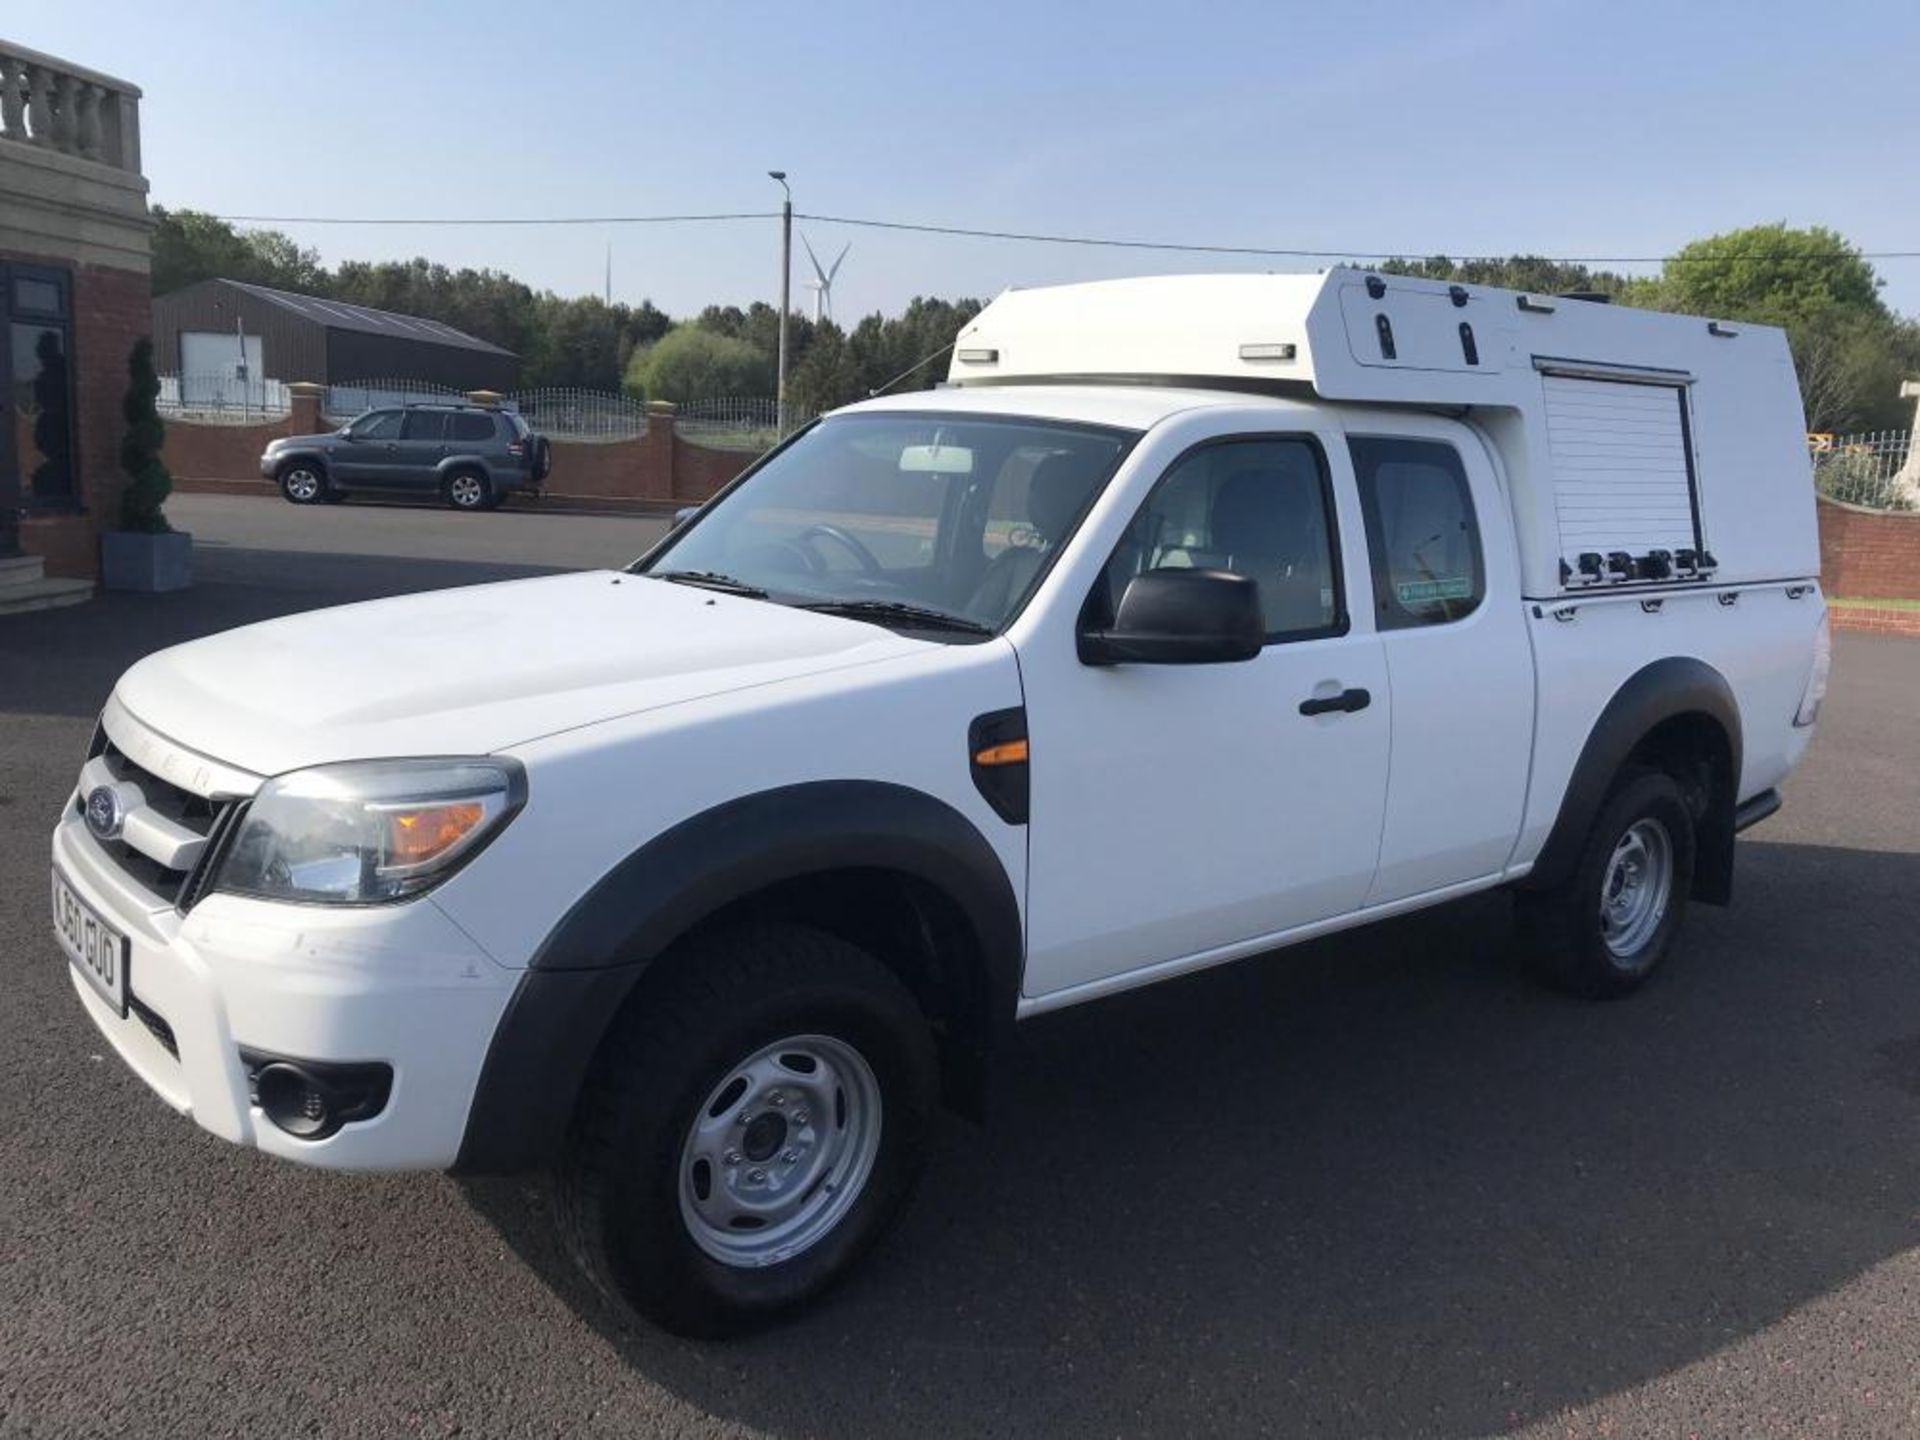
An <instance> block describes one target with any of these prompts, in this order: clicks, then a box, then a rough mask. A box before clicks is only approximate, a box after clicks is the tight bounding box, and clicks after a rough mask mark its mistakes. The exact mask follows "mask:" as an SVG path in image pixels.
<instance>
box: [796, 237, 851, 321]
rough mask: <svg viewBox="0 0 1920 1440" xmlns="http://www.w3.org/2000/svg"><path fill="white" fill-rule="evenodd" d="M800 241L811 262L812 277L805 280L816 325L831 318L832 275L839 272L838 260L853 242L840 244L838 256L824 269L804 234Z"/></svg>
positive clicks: (845, 255) (845, 254)
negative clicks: (809, 292)
mask: <svg viewBox="0 0 1920 1440" xmlns="http://www.w3.org/2000/svg"><path fill="white" fill-rule="evenodd" d="M800 243H801V244H802V245H805V246H806V247H807V259H809V260H811V261H812V262H813V274H814V278H813V279H811V280H809V281H808V282H807V288H808V289H809V290H811V291H813V323H814V324H816V325H818V324H819V323H820V322H821V321H822V320H831V319H832V318H833V277H834V276H836V275H838V274H839V273H840V261H841V260H844V259H846V258H847V251H849V250H851V249H852V248H853V242H852V241H851V240H849V241H848V242H847V243H846V244H845V245H842V246H841V247H840V255H839V257H838V258H837V259H836V260H835V261H834V262H833V264H831V265H829V266H828V267H827V268H826V269H824V270H822V269H821V268H820V257H819V256H818V255H816V254H814V253H813V245H812V244H811V243H810V242H809V241H808V239H807V237H806V236H805V235H804V234H803V235H801V237H800Z"/></svg>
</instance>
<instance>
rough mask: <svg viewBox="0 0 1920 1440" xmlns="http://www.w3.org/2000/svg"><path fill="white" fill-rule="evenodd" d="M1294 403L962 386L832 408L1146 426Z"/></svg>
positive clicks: (1153, 388)
mask: <svg viewBox="0 0 1920 1440" xmlns="http://www.w3.org/2000/svg"><path fill="white" fill-rule="evenodd" d="M1276 405H1279V406H1294V407H1298V408H1308V407H1305V406H1300V405H1299V402H1297V401H1289V400H1277V399H1274V398H1272V397H1269V396H1265V395H1254V394H1247V393H1244V392H1237V391H1231V390H1201V389H1178V388H1172V387H1162V386H1157V385H1129V384H1115V385H983V386H978V387H973V386H970V387H968V388H966V389H958V388H949V389H942V390H914V391H909V392H907V393H905V394H901V395H887V396H884V397H882V398H880V399H876V400H862V401H860V402H859V403H858V404H854V405H849V406H847V407H846V408H845V409H844V410H838V411H835V412H833V413H835V414H839V415H846V414H853V413H859V414H873V413H887V412H902V411H919V412H928V411H935V412H951V413H954V414H968V415H1007V416H1019V417H1021V418H1022V419H1029V420H1062V421H1066V422H1067V423H1069V424H1077V425H1109V426H1115V427H1117V428H1120V429H1124V430H1148V429H1151V428H1152V427H1153V426H1155V425H1157V424H1159V423H1160V422H1161V421H1162V420H1165V419H1166V418H1168V417H1169V416H1171V415H1177V414H1179V413H1181V412H1182V411H1186V410H1199V409H1222V408H1229V407H1237V408H1245V407H1254V406H1258V407H1265V408H1268V409H1271V408H1272V407H1274V406H1276Z"/></svg>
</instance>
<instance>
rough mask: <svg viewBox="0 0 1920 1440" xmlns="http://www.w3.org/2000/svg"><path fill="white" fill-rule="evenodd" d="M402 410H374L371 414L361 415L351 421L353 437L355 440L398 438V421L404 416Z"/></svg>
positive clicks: (404, 413) (404, 412)
mask: <svg viewBox="0 0 1920 1440" xmlns="http://www.w3.org/2000/svg"><path fill="white" fill-rule="evenodd" d="M406 414H407V412H406V411H404V410H376V411H374V412H373V414H371V415H363V416H361V418H360V419H358V420H356V421H354V422H353V438H354V439H356V440H398V439H399V438H400V422H401V421H402V420H404V419H405V418H406Z"/></svg>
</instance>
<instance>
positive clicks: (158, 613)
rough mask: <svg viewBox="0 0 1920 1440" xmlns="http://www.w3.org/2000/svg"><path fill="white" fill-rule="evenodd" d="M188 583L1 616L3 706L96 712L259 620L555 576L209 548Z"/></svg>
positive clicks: (400, 559) (526, 569)
mask: <svg viewBox="0 0 1920 1440" xmlns="http://www.w3.org/2000/svg"><path fill="white" fill-rule="evenodd" d="M194 569H195V582H194V585H193V587H192V588H191V589H187V590H180V591H175V592H173V593H171V594H166V595H133V594H123V593H117V592H110V591H108V592H102V593H101V594H99V595H96V596H95V597H94V598H93V599H92V600H90V601H88V602H87V603H86V604H84V605H76V606H73V607H71V608H69V609H64V610H44V611H34V612H30V613H28V614H24V615H12V616H0V713H4V712H6V711H14V710H18V711H29V710H30V711H31V712H32V713H35V714H41V715H76V716H82V717H88V718H90V717H92V716H94V715H96V714H98V713H99V711H100V707H101V705H102V704H103V703H104V702H105V700H106V698H107V693H108V691H109V690H111V689H112V687H113V684H114V681H115V680H116V679H117V678H118V677H119V675H120V674H121V672H122V671H124V670H125V669H126V668H127V667H128V666H129V665H131V664H133V662H134V661H136V660H138V659H140V658H141V657H142V656H144V655H148V654H151V653H152V652H153V651H155V650H161V649H164V648H166V647H167V646H169V645H178V644H181V643H183V642H185V641H188V640H197V639H199V638H200V637H201V636H204V635H211V634H215V633H217V632H218V631H221V630H230V629H232V628H233V627H235V626H237V625H251V624H253V623H254V622H256V621H259V620H273V619H278V618H279V617H280V616H283V615H293V614H298V613H299V612H301V611H305V610H317V609H321V608H323V607H325V606H329V605H347V604H352V603H353V602H355V601H360V600H376V599H382V598H385V597H387V596H392V595H405V594H410V593H412V592H414V591H419V590H441V589H446V588H448V587H451V586H457V585H481V584H486V583H488V582H490V581H495V580H520V579H525V578H528V577H530V576H536V575H551V574H555V573H557V572H556V571H555V570H554V569H553V568H552V567H545V566H533V565H519V566H516V565H501V564H497V563H494V562H491V561H489V562H484V563H483V562H476V561H464V560H422V559H417V558H414V557H411V556H387V555H352V554H338V553H327V552H306V551H292V550H251V549H243V548H238V547H233V546H225V545H203V546H201V547H199V548H197V549H196V551H195V553H194Z"/></svg>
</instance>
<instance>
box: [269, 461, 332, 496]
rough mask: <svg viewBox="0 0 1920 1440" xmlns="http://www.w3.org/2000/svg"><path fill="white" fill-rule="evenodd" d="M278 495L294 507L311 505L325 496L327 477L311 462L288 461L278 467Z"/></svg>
mask: <svg viewBox="0 0 1920 1440" xmlns="http://www.w3.org/2000/svg"><path fill="white" fill-rule="evenodd" d="M279 479H280V493H281V494H282V495H284V496H286V497H287V499H289V500H291V501H292V502H293V503H294V504H295V505H311V504H313V503H314V502H315V501H316V500H324V499H325V498H326V495H327V476H326V472H325V471H323V470H322V469H321V468H320V467H319V466H318V465H316V464H314V463H313V461H311V460H289V461H288V462H287V463H286V464H285V465H282V466H281V467H280V476H279Z"/></svg>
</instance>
